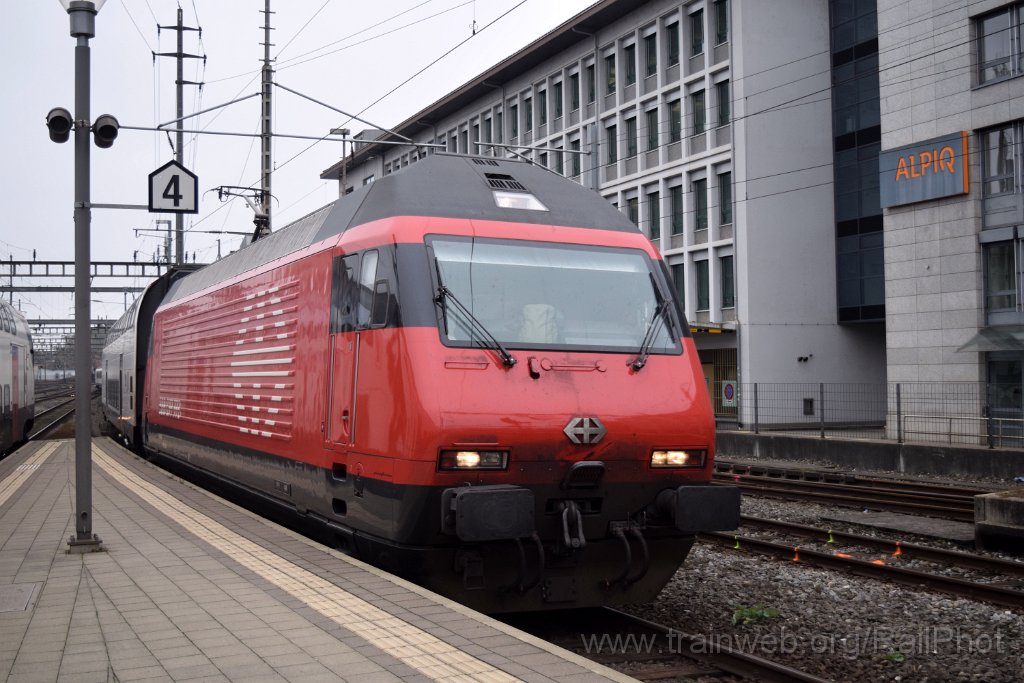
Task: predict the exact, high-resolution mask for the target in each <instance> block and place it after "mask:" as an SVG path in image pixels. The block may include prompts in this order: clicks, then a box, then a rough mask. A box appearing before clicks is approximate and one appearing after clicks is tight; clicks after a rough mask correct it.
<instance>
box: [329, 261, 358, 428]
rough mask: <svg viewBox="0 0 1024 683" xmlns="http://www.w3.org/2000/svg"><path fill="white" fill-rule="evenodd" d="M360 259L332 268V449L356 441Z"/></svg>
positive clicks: (344, 262) (330, 404)
mask: <svg viewBox="0 0 1024 683" xmlns="http://www.w3.org/2000/svg"><path fill="white" fill-rule="evenodd" d="M358 272H359V255H358V254H352V255H350V256H336V257H335V258H334V262H333V264H332V267H331V323H330V324H331V327H330V332H331V341H330V344H329V347H330V359H329V361H328V365H327V402H326V403H327V415H326V416H325V419H324V426H325V429H324V441H325V445H326V446H327V447H328V448H339V447H344V446H347V445H348V444H349V442H350V439H351V437H352V424H353V415H352V408H353V405H354V403H355V401H354V396H353V394H354V392H355V389H356V377H355V369H356V359H357V358H358V349H357V344H358V337H357V334H356V320H357V317H356V309H357V305H358V298H359V289H358V286H357V281H356V274H357V273H358Z"/></svg>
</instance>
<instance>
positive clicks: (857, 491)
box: [712, 472, 984, 522]
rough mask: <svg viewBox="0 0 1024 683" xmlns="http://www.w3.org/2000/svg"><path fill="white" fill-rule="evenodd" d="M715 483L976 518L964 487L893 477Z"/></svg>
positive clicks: (723, 477) (717, 478)
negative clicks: (926, 485)
mask: <svg viewBox="0 0 1024 683" xmlns="http://www.w3.org/2000/svg"><path fill="white" fill-rule="evenodd" d="M712 481H713V482H714V483H716V484H723V485H732V486H738V487H739V489H740V491H742V492H743V493H746V494H750V495H759V496H767V497H774V498H787V499H796V500H806V501H812V502H817V503H822V504H825V505H838V506H841V507H854V508H858V509H864V508H867V509H872V510H888V511H893V512H903V513H909V514H916V515H925V516H928V517H941V518H943V519H953V520H957V521H961V522H973V521H974V495H976V494H977V493H984V491H981V490H979V491H976V492H972V493H970V494H966V493H964V492H963V491H962V490H955V489H954V490H953V491H952V492H945V491H929V490H919V489H915V488H914V487H913V486H903V485H901V483H900V482H897V481H890V482H887V483H888V485H887V486H882V485H876V484H874V483H872V484H862V483H859V482H856V483H835V482H823V481H808V480H806V479H795V478H785V479H783V478H771V477H767V476H764V475H757V474H736V473H724V472H716V473H715V474H714V476H713V478H712Z"/></svg>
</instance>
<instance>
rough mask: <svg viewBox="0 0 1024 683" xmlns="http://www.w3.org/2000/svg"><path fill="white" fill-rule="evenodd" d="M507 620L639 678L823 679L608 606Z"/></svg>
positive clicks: (817, 682)
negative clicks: (552, 616)
mask: <svg viewBox="0 0 1024 683" xmlns="http://www.w3.org/2000/svg"><path fill="white" fill-rule="evenodd" d="M503 619H504V620H505V621H507V622H508V623H509V624H511V625H513V626H515V627H516V628H519V629H522V630H524V631H526V632H528V633H531V634H533V635H535V636H537V637H539V638H542V639H544V640H546V641H548V642H551V643H554V644H555V645H558V646H560V647H563V648H565V649H567V650H570V651H572V652H575V653H576V654H579V655H581V656H583V657H586V658H587V659H590V660H592V661H596V662H598V663H600V664H604V665H606V666H611V667H612V668H617V669H619V670H621V671H623V672H624V673H627V674H628V675H630V676H632V677H633V678H636V679H637V680H640V681H655V680H658V681H664V680H694V679H704V678H715V679H716V680H723V677H726V678H724V680H729V678H728V677H729V676H733V677H736V678H739V679H747V680H754V681H779V682H782V681H802V682H805V683H824V682H825V681H827V680H828V679H823V678H820V677H818V676H815V675H813V674H809V673H807V672H804V671H801V670H799V669H794V668H792V667H789V666H786V665H784V664H780V663H778V662H773V661H771V660H769V659H765V658H763V657H758V656H757V655H752V654H748V653H745V652H741V651H739V650H736V649H733V648H730V647H728V646H727V645H726V644H724V643H721V642H718V641H715V642H713V643H712V642H709V639H707V638H705V637H704V636H701V635H691V634H686V633H683V632H681V631H677V630H675V629H672V628H670V627H667V626H662V625H660V624H657V623H654V622H651V621H648V620H646V619H643V618H640V617H637V616H634V615H632V614H628V613H626V612H622V611H619V610H617V609H613V608H609V607H606V608H601V609H587V610H569V611H566V612H561V613H559V618H558V619H552V618H551V615H550V614H546V613H544V614H540V613H533V614H519V615H508V616H505V617H503Z"/></svg>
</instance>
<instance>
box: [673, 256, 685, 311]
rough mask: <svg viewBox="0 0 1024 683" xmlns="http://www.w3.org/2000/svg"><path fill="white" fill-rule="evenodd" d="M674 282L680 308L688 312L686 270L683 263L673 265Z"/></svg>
mask: <svg viewBox="0 0 1024 683" xmlns="http://www.w3.org/2000/svg"><path fill="white" fill-rule="evenodd" d="M672 282H673V283H674V284H675V286H676V299H677V300H678V301H679V307H680V308H682V309H683V310H684V312H685V310H686V270H685V267H684V266H683V264H682V263H675V264H673V265H672Z"/></svg>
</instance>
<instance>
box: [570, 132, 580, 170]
mask: <svg viewBox="0 0 1024 683" xmlns="http://www.w3.org/2000/svg"><path fill="white" fill-rule="evenodd" d="M569 149H571V150H572V151H573V152H579V151H580V141H579V140H571V141H570V142H569ZM569 172H570V173H571V174H572V176H573V177H574V178H575V177H577V176H579V174H580V155H579V154H570V155H569Z"/></svg>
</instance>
